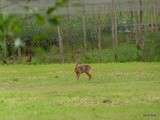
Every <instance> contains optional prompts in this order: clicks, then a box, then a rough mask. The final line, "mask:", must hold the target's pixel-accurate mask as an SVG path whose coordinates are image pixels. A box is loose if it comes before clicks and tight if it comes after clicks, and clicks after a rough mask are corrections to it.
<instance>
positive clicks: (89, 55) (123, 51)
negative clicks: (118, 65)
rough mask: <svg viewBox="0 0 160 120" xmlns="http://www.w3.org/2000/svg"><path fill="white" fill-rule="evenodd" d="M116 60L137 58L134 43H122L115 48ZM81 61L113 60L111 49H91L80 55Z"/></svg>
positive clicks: (125, 60) (123, 60) (105, 61)
mask: <svg viewBox="0 0 160 120" xmlns="http://www.w3.org/2000/svg"><path fill="white" fill-rule="evenodd" d="M117 52H118V62H129V61H136V60H137V49H136V47H135V46H134V45H130V44H122V45H120V46H119V47H118V49H117ZM81 61H82V63H97V62H102V63H107V62H114V56H113V50H112V49H104V50H102V51H98V50H91V51H88V52H86V53H85V54H84V55H82V58H81Z"/></svg>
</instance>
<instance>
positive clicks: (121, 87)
mask: <svg viewBox="0 0 160 120" xmlns="http://www.w3.org/2000/svg"><path fill="white" fill-rule="evenodd" d="M92 67H93V71H92V73H93V79H92V80H91V81H89V80H88V79H87V77H86V76H85V75H83V76H82V77H81V79H80V80H79V81H77V80H76V79H75V75H74V73H73V68H74V65H72V64H65V65H58V64H57V65H9V66H7V65H0V120H160V63H117V64H115V63H111V64H93V65H92Z"/></svg>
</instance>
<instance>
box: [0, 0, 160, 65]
mask: <svg viewBox="0 0 160 120" xmlns="http://www.w3.org/2000/svg"><path fill="white" fill-rule="evenodd" d="M141 2H142V3H141ZM34 4H35V3H34ZM20 5H22V3H21V4H20ZM159 5H160V2H159V1H158V0H153V1H147V0H143V1H141V0H134V1H133V0H130V1H129V0H126V1H122V2H119V1H115V2H113V1H112V2H110V1H107V2H104V1H103V2H100V3H96V2H86V1H78V2H69V3H68V5H66V6H65V7H63V8H61V9H59V10H58V11H57V14H58V15H60V16H61V19H60V24H59V25H58V26H50V25H46V26H38V25H36V24H35V22H34V20H33V19H31V18H34V16H32V15H31V18H30V17H28V19H26V21H25V24H24V26H23V29H24V30H23V31H24V32H23V33H22V34H21V35H19V36H18V35H14V38H13V40H10V38H8V40H7V41H8V42H7V51H8V53H6V54H7V55H6V57H7V58H10V59H14V61H18V59H19V58H21V59H20V60H21V61H22V56H27V58H25V59H27V61H29V62H31V59H32V57H33V59H32V62H34V61H35V62H37V61H39V62H42V63H43V62H46V63H50V62H51V63H52V62H62V63H64V62H73V61H76V60H77V59H81V61H83V59H84V58H86V59H89V60H84V62H92V61H90V59H93V58H94V57H95V56H96V57H97V59H96V60H95V62H96V61H97V62H105V61H114V59H118V58H116V56H121V55H116V54H119V53H118V46H120V45H121V44H127V46H130V45H131V46H132V47H133V46H135V49H139V50H141V51H144V48H145V47H144V44H145V42H147V39H150V38H149V36H147V35H146V34H153V33H158V32H159V30H160V7H159ZM6 6H7V5H5V6H2V5H1V9H2V10H3V9H5V10H4V11H2V12H4V13H6V12H7V11H8V13H10V14H13V13H12V12H13V10H9V9H6V8H5V7H6ZM46 6H47V5H46ZM7 7H8V6H7ZM38 9H39V10H38V12H40V13H42V14H43V11H44V10H45V9H46V8H42V7H41V5H40V8H38ZM10 11H12V12H10ZM35 12H37V10H35ZM22 13H23V14H24V13H25V10H24V11H23V12H17V13H14V14H18V15H19V16H21V15H22ZM28 16H30V15H28ZM31 23H32V24H31ZM15 36H16V37H20V38H21V41H22V43H24V46H23V45H22V46H21V47H20V49H18V50H17V49H15V48H14V47H15V43H18V42H17V41H18V40H15ZM155 36H156V35H155ZM152 37H153V36H152ZM116 39H117V40H116ZM116 42H117V43H116ZM11 46H12V47H11ZM12 49H14V50H12ZM112 49H113V50H115V51H112V52H110V53H107V52H108V51H110V50H112ZM105 50H106V51H107V52H106V51H105ZM127 50H128V49H127ZM9 51H12V52H9ZM77 51H78V52H77ZM79 51H80V52H79ZM124 51H125V50H124ZM2 52H3V51H2ZM129 52H130V54H131V56H132V55H133V54H132V53H131V51H129ZM135 52H137V51H135ZM77 54H80V55H77ZM106 54H107V56H106V57H104V56H105V55H106ZM110 54H112V55H113V56H114V57H113V58H111V57H110ZM122 54H123V56H124V57H125V54H126V52H123V53H122ZM143 55H144V54H143ZM143 55H140V56H141V57H142V56H143ZM2 56H3V55H2ZM13 56H14V57H13ZM18 56H20V57H18ZM77 56H81V58H80V57H78V58H77ZM89 56H90V58H88V57H89ZM107 57H108V58H107ZM119 59H120V58H119ZM141 59H144V58H141ZM127 60H128V58H127V59H126V61H127ZM129 60H130V59H129ZM131 60H132V59H131ZM133 60H137V58H133ZM122 61H123V60H122Z"/></svg>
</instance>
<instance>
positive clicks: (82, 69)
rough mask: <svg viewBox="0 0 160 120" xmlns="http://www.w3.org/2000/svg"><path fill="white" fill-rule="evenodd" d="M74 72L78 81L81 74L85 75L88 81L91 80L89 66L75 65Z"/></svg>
mask: <svg viewBox="0 0 160 120" xmlns="http://www.w3.org/2000/svg"><path fill="white" fill-rule="evenodd" d="M74 71H75V73H76V76H77V80H79V77H80V75H81V74H83V73H85V74H86V75H87V76H88V77H89V80H91V78H92V76H91V73H90V72H91V66H90V65H82V64H79V63H76V66H75V70H74Z"/></svg>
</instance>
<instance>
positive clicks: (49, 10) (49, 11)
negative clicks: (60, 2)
mask: <svg viewBox="0 0 160 120" xmlns="http://www.w3.org/2000/svg"><path fill="white" fill-rule="evenodd" d="M55 9H56V8H55V7H49V8H48V9H47V14H51V13H52V12H53V11H55Z"/></svg>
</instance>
